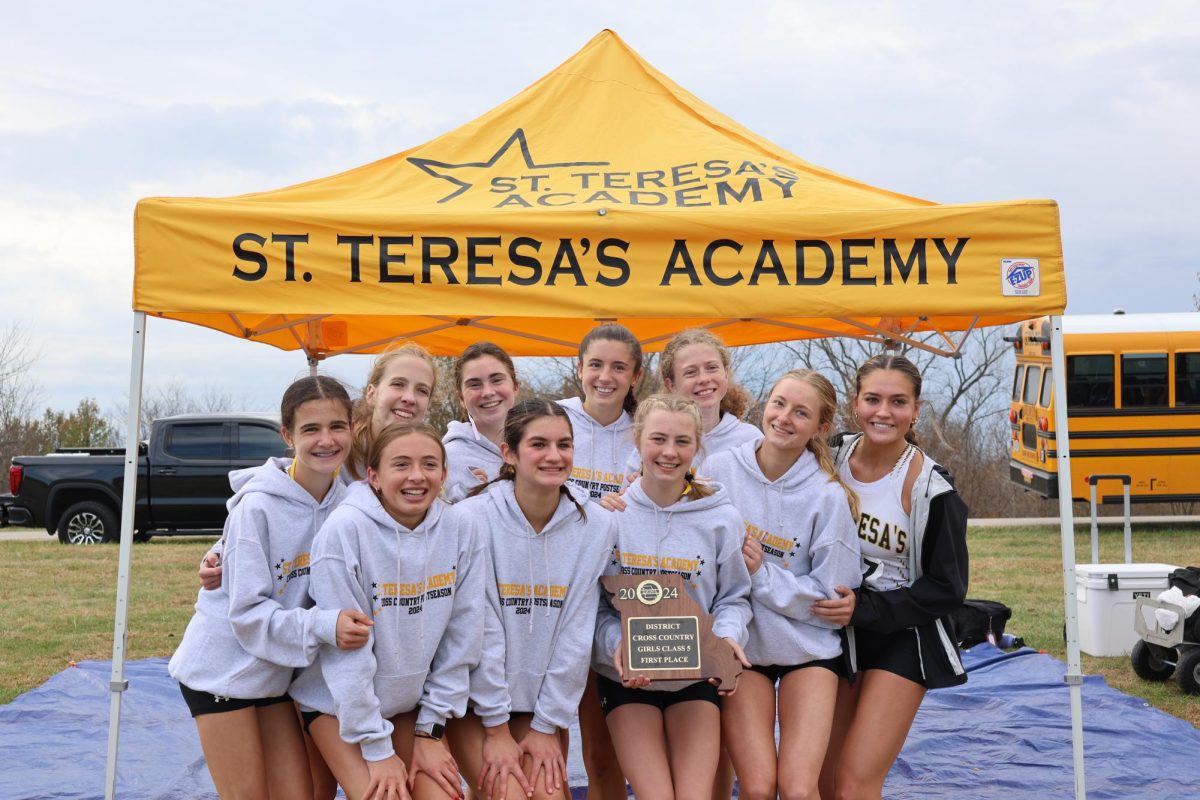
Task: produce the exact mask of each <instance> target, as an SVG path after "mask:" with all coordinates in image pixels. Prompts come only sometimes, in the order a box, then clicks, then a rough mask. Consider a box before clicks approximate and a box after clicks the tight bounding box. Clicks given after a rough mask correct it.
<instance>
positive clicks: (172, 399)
mask: <svg viewBox="0 0 1200 800" xmlns="http://www.w3.org/2000/svg"><path fill="white" fill-rule="evenodd" d="M252 403H253V401H252V400H251V398H250V397H249V396H248V395H244V394H239V395H234V394H232V393H231V392H230V391H229V390H228V389H225V388H223V387H220V386H214V385H212V384H206V385H204V386H203V387H202V388H201V389H200V391H199V392H193V391H192V390H191V388H190V387H189V386H188V385H187V384H186V383H185V382H184V381H183V380H182V379H181V378H179V377H171V378H168V379H167V380H166V381H165V382H163V383H160V384H158V385H156V386H154V387H153V388H151V389H149V390H148V391H145V392H144V393H143V394H142V415H141V423H140V425H139V426H138V439H140V440H143V441H144V440H146V439H148V438H150V426H151V424H152V423H153V422H154V420H156V419H161V418H163V417H172V416H175V415H177V414H215V413H219V412H223V411H245V410H249V409H250V406H251V405H252ZM128 413H129V401H128V398H126V400H125V402H123V403H117V404H115V405H114V406H113V410H112V411H111V412H110V413H109V415H108V422H109V424H110V425H112V427H113V428H114V430H116V431H118V434H117V436H118V439H120V440H121V441H123V440H124V432H125V423H126V419H127V415H128Z"/></svg>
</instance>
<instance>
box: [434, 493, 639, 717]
mask: <svg viewBox="0 0 1200 800" xmlns="http://www.w3.org/2000/svg"><path fill="white" fill-rule="evenodd" d="M574 494H575V498H576V500H579V501H580V504H581V505H583V506H584V508H585V511H586V514H587V518H586V520H585V519H580V517H579V510H578V509H577V508H576V506H575V504H574V503H572V502H571V501H570V500H569V499H567V498H566V497H565V496H564V497H562V498H561V499H560V500H559V504H558V508H557V509H556V510H555V512H554V515H553V516H552V517H551V518H550V522H549V523H547V524H546V526H545V527H544V528H543V529H542V532H541V533H535V532H534V530H533V528H532V527H530V525H529V522H528V520H526V519H525V515H524V514H523V513H522V512H521V508H520V506H518V505H517V498H516V495H515V494H514V487H513V483H512V481H508V480H503V481H497V482H496V483H494V484H492V485H491V486H490V487H489V488H488V490H487V491H486V492H484V493H483V494H482V495H479V496H477V497H472V498H469V499H467V500H465V501H464V502H462V503H460V504H459V505H458V506H456V508H458V509H459V510H460V511H461V513H462V514H463V516H464V517H465V518H467V519H469V520H471V526H472V527H473V528H474V529H475V530H476V532H477V533H478V535H479V536H480V537H481V538H482V539H483V540H484V541H485V542H486V543H487V549H488V552H489V554H490V562H491V570H492V574H491V576H490V579H489V580H488V581H487V596H488V609H489V613H488V614H487V621H486V630H485V632H484V649H483V658H482V660H481V661H480V663H479V665H478V666H477V667H476V668H475V669H474V670H473V671H472V673H471V704H472V705H473V706H474V709H475V713H477V714H478V715H479V717H480V719H481V720H482V721H483V724H484V725H485V726H487V727H493V726H495V725H499V724H501V723H504V722H506V721H508V717H509V714H510V712H511V713H529V712H532V713H533V722H532V723H531V725H532V727H533V729H534V730H536V731H540V732H541V733H554V732H555V731H556V730H557V729H559V728H564V729H565V728H568V727H569V726H570V724H571V720H572V718H573V717H574V716H575V712H576V710H577V709H578V708H579V698H580V697H581V696H582V694H583V687H584V684H585V683H586V682H587V672H588V660H589V657H590V653H591V647H592V632H593V631H594V630H595V626H596V608H597V605H598V603H599V600H600V588H599V587H600V584H599V581H600V574H601V572H603V571H604V567H605V565H606V564H607V563H608V562H609V559H610V558H611V557H612V548H613V544H614V542H615V541H616V525H615V522H614V520H613V519H612V516H611V515H610V514H607V513H606V512H605V511H604V510H603V509H602V508H600V507H599V506H597V505H594V504H592V503H588V502H586V500H583V498H582V492H578V491H576V492H575V493H574Z"/></svg>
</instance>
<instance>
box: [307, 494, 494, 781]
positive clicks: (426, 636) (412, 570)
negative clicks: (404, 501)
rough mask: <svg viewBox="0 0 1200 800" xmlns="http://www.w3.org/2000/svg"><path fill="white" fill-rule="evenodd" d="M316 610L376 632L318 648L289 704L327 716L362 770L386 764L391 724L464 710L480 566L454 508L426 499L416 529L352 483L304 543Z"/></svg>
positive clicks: (476, 641)
mask: <svg viewBox="0 0 1200 800" xmlns="http://www.w3.org/2000/svg"><path fill="white" fill-rule="evenodd" d="M312 569H313V574H312V583H311V591H312V595H313V599H315V600H316V601H317V604H318V605H320V606H321V607H322V608H324V607H329V608H357V609H359V610H360V611H362V612H363V613H365V614H367V615H368V616H370V617H371V619H373V620H374V621H375V625H374V627H372V628H371V636H370V641H369V642H368V643H367V645H366V646H365V647H362V648H359V649H358V650H338V649H336V648H333V647H325V648H322V650H321V653H320V656H319V657H318V658H317V661H316V663H314V664H313V665H312V666H311V667H309V668H308V669H306V670H304V671H303V672H302V673H300V676H299V677H297V678H296V681H295V683H293V684H292V690H291V694H292V697H294V698H295V699H296V702H298V703H299V704H300V706H301V707H302V708H303V709H306V710H309V711H320V712H322V713H324V714H332V715H334V716H336V717H337V718H338V728H339V731H340V733H341V737H342V739H343V740H344V741H346V742H349V743H350V744H357V745H359V747H360V748H361V749H362V755H363V758H364V759H366V760H367V761H379V760H381V759H384V758H388V757H389V756H391V755H392V754H393V752H394V751H393V749H392V739H391V733H392V724H391V722H389V721H388V720H389V719H390V718H391V717H393V716H395V715H396V714H401V713H404V712H407V711H411V710H412V709H414V708H416V707H418V706H419V707H420V711H419V713H418V714H417V721H418V722H421V723H443V722H444V721H445V720H446V718H447V717H451V716H454V717H461V716H462V715H463V713H464V712H465V711H466V702H467V681H468V676H469V670H470V666H471V665H472V664H475V663H476V662H478V661H479V648H480V645H481V643H482V631H483V612H484V596H483V576H484V573H485V571H486V556H485V555H484V554H483V552H482V548H481V543H480V542H479V541H478V540H477V539H476V538H475V537H474V535H473V534H472V532H471V529H470V527H469V526H467V525H465V524H463V522H462V517H461V516H460V515H459V514H458V512H457V509H455V508H454V507H453V506H450V505H448V504H447V503H444V502H442V501H440V500H435V501H434V503H433V505H432V506H431V507H430V509H429V511H428V513H427V514H426V515H425V519H424V521H423V522H421V524H420V525H418V526H417V527H416V528H415V529H414V530H409V529H408V528H405V527H404V526H403V525H400V524H399V523H398V522H396V521H395V520H394V519H392V517H391V516H390V515H389V514H388V513H387V511H386V510H385V509H384V508H383V506H382V505H381V504H380V502H379V500H378V499H377V498H376V497H375V494H374V492H373V491H372V490H371V487H370V486H368V485H367V484H366V483H356V484H354V485H353V486H351V487H350V489H349V490H348V491H347V492H346V498H345V500H344V501H343V502H342V505H341V506H340V507H339V508H338V509H337V511H336V512H335V513H334V514H332V515H331V516H330V517H329V521H328V522H326V523H325V525H324V527H322V528H321V531H320V533H318V534H317V539H316V541H315V542H314V543H313V568H312Z"/></svg>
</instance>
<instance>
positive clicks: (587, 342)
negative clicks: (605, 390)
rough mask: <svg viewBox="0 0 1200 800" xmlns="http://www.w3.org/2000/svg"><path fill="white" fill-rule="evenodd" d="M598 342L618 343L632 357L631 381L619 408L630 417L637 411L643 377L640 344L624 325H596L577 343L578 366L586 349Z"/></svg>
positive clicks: (643, 359)
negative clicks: (626, 349)
mask: <svg viewBox="0 0 1200 800" xmlns="http://www.w3.org/2000/svg"><path fill="white" fill-rule="evenodd" d="M599 341H605V342H620V343H621V344H623V345H625V346H626V347H628V348H629V354H630V355H631V356H632V357H633V379H632V383H630V384H629V391H628V392H626V394H625V399H624V400H622V402H621V407H622V408H623V409H624V410H625V411H628V412H629V414H630V415H632V414H633V413H634V412H635V411H637V406H638V400H637V390H638V385H639V384H640V383H641V382H642V377H643V375H642V365H643V363H644V362H645V356H643V355H642V343H641V342H639V341H638V338H637V337H636V336H634V335H633V331H631V330H629V328H626V327H625V326H624V325H621V324H619V323H616V322H607V323H605V324H603V325H597V326H596V327H594V328H592V329H591V330H590V331H588V332H587V333H586V334H585V335H584V337H583V338H582V339H581V340H580V341H579V366H581V367H582V366H583V358H584V356H585V355H586V354H587V350H588V348H589V347H591V345H592V343H593V342H599Z"/></svg>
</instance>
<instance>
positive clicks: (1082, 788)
mask: <svg viewBox="0 0 1200 800" xmlns="http://www.w3.org/2000/svg"><path fill="white" fill-rule="evenodd" d="M1050 364H1051V366H1052V367H1053V369H1054V448H1055V450H1056V451H1057V458H1058V513H1059V532H1060V535H1061V537H1062V563H1063V602H1064V606H1065V611H1066V622H1067V625H1066V628H1067V674H1066V675H1065V676H1064V677H1063V680H1065V681H1066V682H1067V685H1068V686H1069V687H1070V691H1071V751H1072V756H1073V762H1074V765H1075V798H1076V800H1083V798H1085V797H1087V788H1086V785H1085V781H1084V767H1083V673H1082V672H1081V671H1080V668H1079V607H1078V601H1077V598H1076V596H1075V519H1074V514H1073V511H1072V506H1071V437H1070V435H1069V433H1068V430H1067V356H1066V353H1065V352H1064V351H1063V331H1062V316H1061V315H1058V314H1055V315H1053V316H1051V317H1050Z"/></svg>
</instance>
